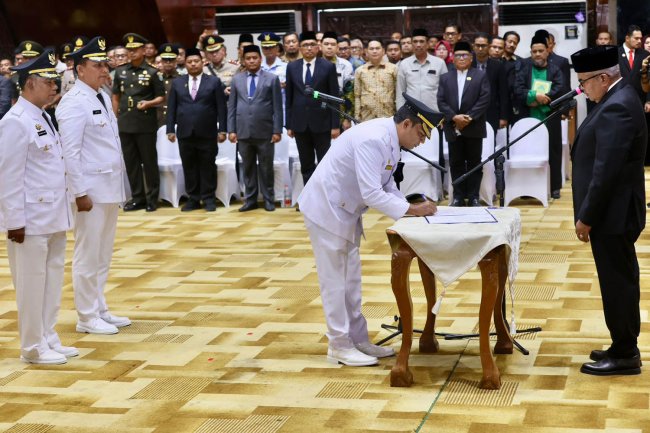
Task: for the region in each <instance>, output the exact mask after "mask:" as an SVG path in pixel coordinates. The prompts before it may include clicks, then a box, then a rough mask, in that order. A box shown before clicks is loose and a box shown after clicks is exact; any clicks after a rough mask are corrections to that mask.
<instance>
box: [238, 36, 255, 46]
mask: <svg viewBox="0 0 650 433" xmlns="http://www.w3.org/2000/svg"><path fill="white" fill-rule="evenodd" d="M242 42H250V43H251V44H252V43H254V40H253V35H251V34H250V33H242V34H241V35H239V42H238V43H237V45H238V46H239V45H241V44H242Z"/></svg>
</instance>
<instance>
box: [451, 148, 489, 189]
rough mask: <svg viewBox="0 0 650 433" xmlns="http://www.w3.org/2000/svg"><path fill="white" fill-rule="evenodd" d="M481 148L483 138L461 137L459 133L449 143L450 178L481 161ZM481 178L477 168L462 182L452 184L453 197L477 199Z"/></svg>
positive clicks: (460, 174)
mask: <svg viewBox="0 0 650 433" xmlns="http://www.w3.org/2000/svg"><path fill="white" fill-rule="evenodd" d="M482 149H483V139H482V138H474V137H463V136H462V135H459V136H458V137H456V141H454V142H453V143H449V169H450V170H451V180H452V181H453V180H456V179H458V178H459V177H461V176H462V175H464V174H465V173H467V172H468V171H470V170H471V169H472V168H474V167H475V166H477V165H478V164H480V163H481V150H482ZM481 179H483V171H482V170H477V171H476V172H474V173H473V174H472V175H471V176H469V177H468V178H467V179H465V181H464V182H461V183H459V184H458V185H454V197H453V198H457V199H460V200H464V199H469V200H471V199H473V198H476V199H478V193H479V190H480V189H481Z"/></svg>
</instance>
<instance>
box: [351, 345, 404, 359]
mask: <svg viewBox="0 0 650 433" xmlns="http://www.w3.org/2000/svg"><path fill="white" fill-rule="evenodd" d="M354 347H356V348H357V349H358V350H359V351H360V352H363V353H365V354H366V355H368V356H374V357H375V358H387V357H389V356H394V355H395V351H394V350H393V348H392V347H381V346H376V345H374V344H372V343H369V342H365V343H356V344H355V345H354Z"/></svg>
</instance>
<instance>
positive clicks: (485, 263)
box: [478, 247, 503, 389]
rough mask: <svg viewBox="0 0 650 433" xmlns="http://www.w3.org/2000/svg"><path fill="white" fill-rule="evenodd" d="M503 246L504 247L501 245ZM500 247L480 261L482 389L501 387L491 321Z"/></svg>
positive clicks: (497, 277) (479, 327)
mask: <svg viewBox="0 0 650 433" xmlns="http://www.w3.org/2000/svg"><path fill="white" fill-rule="evenodd" d="M499 248H503V247H499ZM499 248H495V249H494V250H492V251H490V252H489V253H488V254H487V255H486V256H485V257H483V259H482V260H481V261H480V262H479V267H480V269H481V278H482V280H483V284H482V286H483V287H482V292H481V308H480V310H479V319H478V329H479V350H480V353H481V366H482V367H483V378H482V379H481V383H480V384H479V388H482V389H499V388H501V377H500V375H499V369H498V368H497V366H496V364H495V363H494V358H492V353H491V350H490V322H491V320H492V313H493V310H494V308H495V307H494V303H495V301H496V299H497V292H498V289H497V288H498V285H499V252H498V250H499Z"/></svg>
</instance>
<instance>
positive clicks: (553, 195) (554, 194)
mask: <svg viewBox="0 0 650 433" xmlns="http://www.w3.org/2000/svg"><path fill="white" fill-rule="evenodd" d="M551 198H554V199H558V198H560V190H559V189H556V190H554V191H551Z"/></svg>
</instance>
